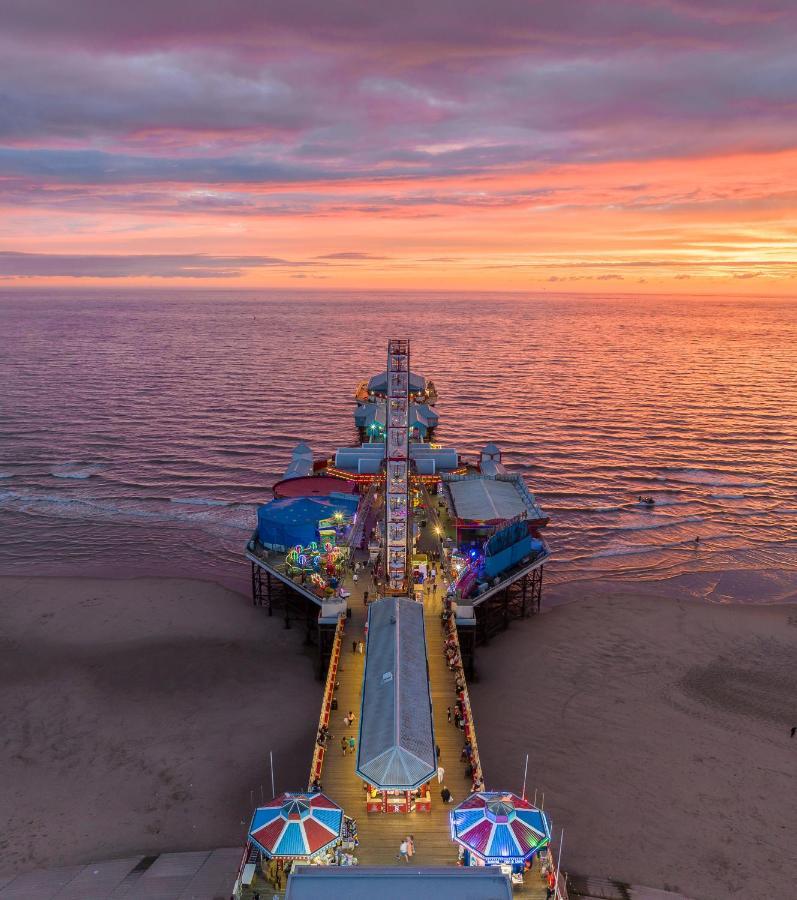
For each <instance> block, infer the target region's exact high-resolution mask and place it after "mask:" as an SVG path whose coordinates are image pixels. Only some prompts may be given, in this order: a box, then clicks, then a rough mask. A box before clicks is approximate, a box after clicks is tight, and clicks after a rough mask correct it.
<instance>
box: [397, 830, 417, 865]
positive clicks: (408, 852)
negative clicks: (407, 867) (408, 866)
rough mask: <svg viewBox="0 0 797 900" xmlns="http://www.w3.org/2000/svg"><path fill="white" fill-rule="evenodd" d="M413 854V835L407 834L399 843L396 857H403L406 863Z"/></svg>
mask: <svg viewBox="0 0 797 900" xmlns="http://www.w3.org/2000/svg"><path fill="white" fill-rule="evenodd" d="M413 856H415V837H414V836H413V835H411V834H408V835H407V836H406V837H405V838H404V840H403V841H402V842H401V844H399V852H398V856H397V857H396V859H403V860H404V862H405V863H408V862H409V861H410V859H412V857H413Z"/></svg>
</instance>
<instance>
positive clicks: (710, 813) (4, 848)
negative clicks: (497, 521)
mask: <svg viewBox="0 0 797 900" xmlns="http://www.w3.org/2000/svg"><path fill="white" fill-rule="evenodd" d="M646 589H648V590H652V589H650V588H649V587H648V588H646V587H645V586H644V585H641V586H640V585H635V586H633V587H631V586H629V587H628V588H625V589H623V590H622V591H618V590H616V589H612V588H609V587H607V586H606V585H601V584H592V585H587V584H584V585H581V586H580V587H579V589H578V593H579V594H580V595H581V596H582V599H580V600H578V602H573V603H569V604H567V605H563V606H560V607H557V608H554V609H551V610H549V611H548V612H546V613H544V614H543V615H541V616H538V617H536V618H534V619H531V620H528V621H527V622H524V623H513V625H512V627H511V628H510V630H509V631H508V632H507V633H506V634H503V635H500V636H499V637H497V638H496V639H494V641H493V642H492V643H491V645H490V646H489V647H485V648H481V649H480V650H479V657H478V664H479V672H480V676H481V677H480V681H479V682H478V683H477V684H475V685H474V686H473V689H472V696H473V703H474V708H475V713H476V716H477V726H478V734H479V743H480V747H481V751H482V756H483V762H484V766H485V773H486V778H487V783H488V787H492V786H496V787H498V786H506V787H509V788H514V789H520V787H521V784H522V778H523V762H524V759H525V754H526V752H529V753H530V765H529V780H528V785H529V791H530V793H532V794H533V792H534V790H535V789H536V790H537V791H538V792H542V791H544V792H545V796H546V801H545V805H546V809H548V810H549V811H550V812H551V814H552V816H553V819H554V826H555V830H556V833H557V835H558V832H559V829H560V827H561V826H564V828H565V838H564V857H563V861H564V867H565V868H567V869H568V870H570V871H573V872H576V873H579V874H584V875H591V876H597V877H607V876H612V877H614V878H618V879H622V880H624V881H629V882H634V883H637V884H646V885H650V886H652V887H658V888H665V887H670V888H671V889H680V890H681V891H682V892H683V893H684V894H686V895H687V896H689V897H692V898H695V900H715V898H716V900H720V898H727V897H734V896H739V897H741V896H745V897H747V896H751V888H752V889H754V893H755V895H756V896H767V897H772V898H783V900H786V898H787V897H789V896H790V893H791V887H792V885H793V875H794V853H793V835H794V833H795V827H797V814H795V811H794V803H793V794H792V791H791V788H792V786H793V781H791V779H792V778H793V775H794V772H795V759H797V739H795V740H791V739H790V737H789V729H790V727H791V725H793V724H797V712H796V711H795V697H797V675H796V674H795V665H794V662H795V658H797V652H796V651H797V608H796V607H794V606H759V607H751V606H748V607H743V606H738V605H735V606H729V605H723V606H721V605H711V604H706V603H703V604H699V603H695V602H694V601H692V602H687V601H683V600H678V599H672V598H666V597H664V596H642V592H643V591H644V590H646ZM0 595H1V596H2V604H1V605H0V628H1V629H2V635H3V637H2V652H1V653H0V673H1V674H2V681H1V682H0V716H2V733H3V739H2V750H1V751H0V777H2V782H3V785H4V787H5V786H8V788H9V790H7V791H6V792H5V793H6V797H7V798H8V802H4V804H3V810H2V821H0V831H2V839H1V840H0V872H3V873H11V872H17V871H26V870H28V869H32V868H35V867H40V866H55V865H63V864H71V863H78V862H85V861H88V860H98V859H103V858H113V857H121V856H127V855H132V854H135V853H157V852H161V851H166V850H183V849H206V848H212V847H220V846H235V845H237V844H239V843H241V842H242V840H243V836H244V831H245V826H244V824H242V823H243V822H244V820H246V819H247V813H248V810H249V807H250V791H254V792H255V798H256V799H258V798H259V793H260V785H261V783H262V784H263V787H264V790H265V792H266V793H269V785H268V780H269V776H268V751H269V750H273V751H274V757H275V765H276V769H277V789H278V790H279V789H291V788H295V787H298V786H300V785H302V784H303V783H304V779H305V778H306V772H307V769H308V766H309V760H310V753H311V750H312V738H313V733H314V729H315V722H316V716H317V712H318V703H319V700H320V693H321V686H320V683H319V682H317V681H315V679H314V673H313V668H312V665H311V662H310V660H309V658H308V656H307V655H306V654H305V653H304V651H303V648H302V646H301V640H302V634H301V631H300V630H299V629H293V630H291V631H285V630H284V628H283V624H282V621H281V619H279V618H277V617H275V618H272V619H268V618H267V617H266V615H265V613H264V611H263V610H256V609H254V608H253V607H252V606H251V605H250V604H249V602H248V600H247V598H245V597H243V596H241V595H240V594H236V593H235V592H232V591H229V590H227V589H225V588H222V587H220V586H218V585H216V584H212V583H208V582H198V581H184V580H179V579H132V580H118V581H113V580H96V579H54V578H52V579H50V578H47V579H34V578H30V579H22V578H4V579H0ZM792 720H794V721H792Z"/></svg>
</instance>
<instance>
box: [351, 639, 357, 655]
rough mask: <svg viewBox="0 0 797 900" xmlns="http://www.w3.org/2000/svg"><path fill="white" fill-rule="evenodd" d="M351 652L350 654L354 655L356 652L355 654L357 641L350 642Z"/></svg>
mask: <svg viewBox="0 0 797 900" xmlns="http://www.w3.org/2000/svg"><path fill="white" fill-rule="evenodd" d="M351 652H352V653H356V652H357V641H352V642H351Z"/></svg>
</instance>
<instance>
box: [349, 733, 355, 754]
mask: <svg viewBox="0 0 797 900" xmlns="http://www.w3.org/2000/svg"><path fill="white" fill-rule="evenodd" d="M349 750H351V752H352V755H354V735H352V736H351V737H350V738H349Z"/></svg>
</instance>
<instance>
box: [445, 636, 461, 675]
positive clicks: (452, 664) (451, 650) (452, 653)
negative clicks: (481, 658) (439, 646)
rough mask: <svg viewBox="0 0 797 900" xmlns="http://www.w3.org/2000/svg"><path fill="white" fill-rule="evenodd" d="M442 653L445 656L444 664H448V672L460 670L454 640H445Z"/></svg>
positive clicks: (459, 661)
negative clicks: (443, 652)
mask: <svg viewBox="0 0 797 900" xmlns="http://www.w3.org/2000/svg"><path fill="white" fill-rule="evenodd" d="M444 651H445V654H446V662H447V663H448V669H449V671H450V672H455V671H457V670H459V669H461V668H462V660H461V659H460V656H459V650H458V649H457V642H456V641H455V640H454V638H452V637H449V638H446V642H445V646H444Z"/></svg>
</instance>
